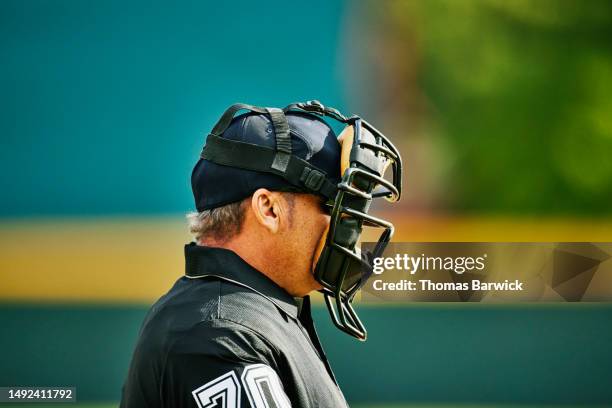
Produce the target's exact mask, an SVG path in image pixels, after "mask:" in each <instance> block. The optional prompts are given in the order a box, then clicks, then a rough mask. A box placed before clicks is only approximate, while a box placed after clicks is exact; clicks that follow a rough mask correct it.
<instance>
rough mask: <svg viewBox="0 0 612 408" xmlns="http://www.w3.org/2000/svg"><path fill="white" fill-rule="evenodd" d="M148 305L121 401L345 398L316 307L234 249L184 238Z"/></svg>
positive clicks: (326, 402) (207, 405)
mask: <svg viewBox="0 0 612 408" xmlns="http://www.w3.org/2000/svg"><path fill="white" fill-rule="evenodd" d="M185 258H186V276H184V277H182V278H180V279H179V280H178V281H177V282H176V283H175V284H174V286H173V287H172V289H170V291H169V292H168V293H167V294H166V295H164V296H163V297H162V298H160V299H159V300H158V301H157V303H155V304H154V305H153V307H152V308H151V310H150V311H149V313H148V315H147V317H146V318H145V321H144V323H143V325H142V328H141V330H140V335H139V339H138V342H137V344H136V349H135V351H134V355H133V357H132V362H131V364H130V369H129V373H128V376H127V379H126V381H125V385H124V387H123V396H122V400H121V407H125V408H140V407H150V408H152V407H168V408H170V407H176V408H183V407H199V408H213V407H214V408H221V407H228V408H229V407H257V408H259V407H266V408H284V407H290V406H291V407H347V404H346V402H345V400H344V397H343V395H342V392H341V391H340V389H339V388H338V385H337V384H336V380H335V378H334V375H333V373H332V371H331V368H330V366H329V363H328V361H327V359H326V357H325V354H324V353H323V350H322V348H321V344H320V343H319V339H318V337H317V334H316V332H315V329H314V326H313V322H312V318H311V316H310V300H309V298H308V297H305V298H304V299H303V300H302V302H301V305H298V303H297V302H296V300H295V299H294V298H293V297H291V295H289V294H288V293H287V292H285V291H284V290H283V289H282V288H281V287H279V286H278V285H276V284H275V283H274V282H273V281H272V280H270V279H269V278H267V277H266V276H265V275H263V274H262V273H260V272H259V271H257V270H256V269H254V268H253V267H251V266H250V265H248V264H247V263H246V262H244V261H243V260H242V259H241V258H240V257H239V256H238V255H236V254H235V253H234V252H232V251H229V250H226V249H220V248H210V247H203V246H197V245H195V244H193V243H192V244H189V245H187V246H185Z"/></svg>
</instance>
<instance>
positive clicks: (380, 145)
mask: <svg viewBox="0 0 612 408" xmlns="http://www.w3.org/2000/svg"><path fill="white" fill-rule="evenodd" d="M241 110H247V111H251V112H254V113H257V114H264V115H267V116H268V117H269V118H270V122H271V124H272V128H273V130H274V133H275V139H276V142H275V146H274V147H271V146H263V145H260V144H255V143H247V142H245V141H240V140H232V139H230V138H228V137H224V132H225V131H226V130H227V129H228V127H229V126H230V124H231V123H232V119H233V118H234V115H235V114H236V113H238V112H239V111H241ZM286 114H287V115H289V114H301V115H302V116H303V115H306V116H308V115H315V116H316V117H318V118H319V119H320V118H323V117H327V118H331V119H334V120H336V121H338V122H340V123H342V124H344V125H345V127H344V129H343V130H342V132H341V133H340V135H339V137H338V142H339V143H340V145H341V146H340V161H339V163H340V172H339V175H340V180H339V181H338V179H337V178H335V177H332V176H331V175H330V174H328V172H325V171H324V170H322V169H321V168H320V167H316V166H315V165H313V164H312V163H311V162H309V161H307V160H305V158H302V157H298V156H297V155H296V154H294V152H292V139H291V133H292V132H293V129H291V128H290V126H289V123H288V121H287V117H286ZM313 119H315V118H313ZM317 120H318V119H317ZM334 143H335V142H334ZM292 153H293V154H292ZM201 158H202V160H201V161H207V162H209V163H214V165H220V166H228V167H232V168H237V169H242V170H246V171H249V172H256V173H258V174H261V173H265V174H267V175H268V176H266V177H269V176H270V175H272V176H273V177H274V178H276V179H278V177H280V178H282V182H283V183H284V184H286V185H287V186H289V188H274V187H275V186H276V185H275V183H274V182H271V184H270V185H267V186H268V187H270V188H271V189H277V190H283V191H296V192H305V193H311V194H316V195H319V196H322V197H324V199H325V202H326V204H325V205H326V208H327V210H328V211H329V213H330V215H331V221H330V225H329V229H328V230H327V232H326V233H325V234H324V235H323V237H322V238H321V241H320V243H319V245H318V248H317V254H319V255H318V261H317V263H316V266H315V270H314V276H315V279H316V280H317V281H318V282H319V283H320V284H321V285H322V286H323V289H322V290H321V291H322V292H323V295H324V297H325V303H326V304H327V308H328V310H329V313H330V317H331V319H332V321H333V322H334V324H335V325H336V326H337V327H338V328H339V329H340V330H342V331H344V332H346V333H348V334H350V335H351V336H354V337H356V338H358V339H360V340H365V339H366V336H367V333H366V329H365V327H364V325H363V324H362V323H361V321H360V320H359V317H358V316H357V313H356V312H355V310H354V309H353V306H352V301H353V299H354V298H355V295H356V293H357V292H358V290H359V289H360V288H361V287H362V286H363V285H364V284H365V283H366V281H367V279H368V278H369V277H370V276H371V274H372V266H371V264H372V259H373V258H374V257H377V256H380V255H381V254H382V252H383V250H384V249H385V247H386V245H387V243H388V242H389V240H390V239H391V236H392V235H393V224H391V223H390V222H388V221H385V220H382V219H380V218H376V217H373V216H372V215H369V214H368V211H369V209H370V204H371V203H372V200H373V199H375V198H385V199H386V200H388V201H391V202H395V201H398V200H399V199H400V195H401V184H402V160H401V157H400V154H399V152H398V150H397V149H396V148H395V146H393V144H392V143H391V142H390V141H389V139H387V137H386V136H385V135H383V134H382V133H381V132H380V131H378V130H377V129H376V128H374V127H373V126H372V125H370V124H369V123H368V122H366V121H365V120H363V119H362V118H360V117H359V116H351V117H346V116H344V115H342V114H341V113H340V112H339V111H338V110H336V109H333V108H329V107H325V106H323V105H322V104H321V103H320V102H318V101H309V102H305V103H294V104H291V105H289V106H287V107H285V108H284V109H277V108H260V107H256V106H252V105H246V104H235V105H232V106H231V107H229V108H228V109H227V111H225V113H224V114H223V116H222V117H221V119H220V120H219V122H218V123H217V124H216V126H215V127H214V128H213V130H212V132H211V133H210V135H209V136H208V138H207V141H206V145H205V146H204V149H203V151H202V154H201ZM197 168H198V166H196V169H194V174H196V172H197V171H198V170H197ZM388 169H391V174H390V177H388V178H385V173H386V171H387V170H388ZM232 170H234V169H232ZM251 174H253V173H251ZM192 177H194V176H193V175H192ZM279 180H280V179H279ZM192 183H194V182H193V178H192ZM250 193H252V191H250ZM194 194H195V195H196V201H197V200H198V192H196V186H195V184H194ZM245 197H246V195H245ZM200 207H201V208H200ZM205 208H207V207H206V205H205V204H202V205H201V206H198V209H199V210H201V209H205ZM364 226H367V227H375V228H378V229H379V230H380V231H381V233H380V236H379V238H378V242H377V244H376V245H375V247H374V250H373V252H371V253H370V252H368V253H361V251H360V249H359V247H358V246H357V243H358V240H359V237H360V235H361V232H362V229H363V227H364Z"/></svg>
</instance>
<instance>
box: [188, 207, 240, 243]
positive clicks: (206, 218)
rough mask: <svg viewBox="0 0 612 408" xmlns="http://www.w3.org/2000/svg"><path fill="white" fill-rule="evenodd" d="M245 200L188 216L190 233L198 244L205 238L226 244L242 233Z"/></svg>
mask: <svg viewBox="0 0 612 408" xmlns="http://www.w3.org/2000/svg"><path fill="white" fill-rule="evenodd" d="M244 203H245V200H242V201H237V202H235V203H231V204H226V205H223V206H221V207H216V208H212V209H210V210H204V211H202V212H191V213H189V214H187V222H188V223H189V231H190V232H191V233H192V234H193V235H194V238H195V239H196V241H197V242H200V241H201V240H202V239H203V238H212V239H213V240H214V241H218V242H226V241H227V240H229V239H231V238H233V237H234V236H235V235H237V234H238V233H240V230H241V229H242V224H243V222H244V214H245V205H243V204H244Z"/></svg>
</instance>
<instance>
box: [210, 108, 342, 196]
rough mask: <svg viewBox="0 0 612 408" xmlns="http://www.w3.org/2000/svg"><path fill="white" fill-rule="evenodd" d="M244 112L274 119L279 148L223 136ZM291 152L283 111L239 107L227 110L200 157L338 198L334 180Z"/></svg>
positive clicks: (287, 126)
mask: <svg viewBox="0 0 612 408" xmlns="http://www.w3.org/2000/svg"><path fill="white" fill-rule="evenodd" d="M241 110H250V111H252V112H257V113H263V114H266V115H268V116H269V117H270V120H271V122H272V126H273V128H274V134H275V137H276V148H274V149H273V148H269V147H266V146H260V145H256V144H253V143H246V142H241V141H238V140H231V139H227V138H224V137H223V136H222V135H223V133H224V132H225V131H226V130H227V128H228V127H229V125H230V124H231V122H232V119H233V118H234V115H235V114H236V113H237V112H239V111H241ZM291 153H292V147H291V135H290V133H289V123H288V122H287V118H286V117H285V113H284V112H283V110H282V109H278V108H260V107H257V106H253V105H247V104H235V105H232V106H230V107H229V108H228V109H227V110H226V111H225V113H224V114H223V116H221V119H219V122H217V124H216V125H215V127H214V128H213V130H212V132H211V133H210V134H209V135H208V137H207V138H206V145H205V146H204V149H203V150H202V153H201V154H200V157H201V158H202V159H205V160H208V161H211V162H213V163H216V164H220V165H223V166H231V167H236V168H241V169H244V170H252V171H258V172H263V173H271V174H276V175H278V176H281V177H283V178H284V179H285V180H287V181H288V182H289V183H291V184H292V185H294V186H295V187H297V188H299V189H301V190H304V191H307V192H310V193H313V194H320V195H322V196H324V197H326V198H327V199H332V198H333V197H335V195H336V192H337V191H338V188H337V183H335V182H333V181H332V180H330V179H329V178H328V177H327V174H326V173H325V172H324V171H323V170H321V169H319V168H317V167H316V166H313V165H312V164H310V163H308V162H307V161H306V160H303V159H301V158H299V157H297V156H295V155H292V154H291Z"/></svg>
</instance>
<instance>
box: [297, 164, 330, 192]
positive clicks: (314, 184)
mask: <svg viewBox="0 0 612 408" xmlns="http://www.w3.org/2000/svg"><path fill="white" fill-rule="evenodd" d="M300 181H301V182H302V183H304V185H305V186H306V188H308V189H309V190H312V191H319V190H320V189H321V186H322V185H323V182H324V181H325V174H323V173H321V172H320V171H318V170H315V169H311V168H308V167H305V168H304V171H302V175H301V176H300Z"/></svg>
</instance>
